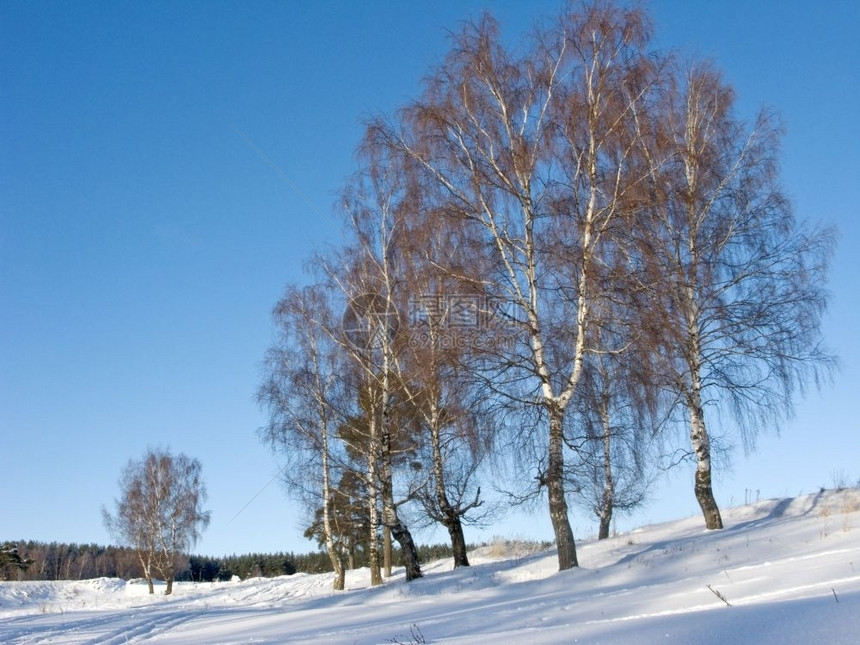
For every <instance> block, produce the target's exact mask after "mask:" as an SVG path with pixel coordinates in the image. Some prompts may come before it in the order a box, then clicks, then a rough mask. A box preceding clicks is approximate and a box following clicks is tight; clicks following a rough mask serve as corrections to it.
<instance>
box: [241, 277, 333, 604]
mask: <svg viewBox="0 0 860 645" xmlns="http://www.w3.org/2000/svg"><path fill="white" fill-rule="evenodd" d="M274 317H275V322H276V326H277V328H278V339H277V341H276V344H275V345H274V346H273V347H272V348H271V349H270V350H269V352H268V353H267V355H266V380H265V381H264V383H263V385H262V386H261V387H260V389H259V391H258V393H257V399H258V401H259V403H260V404H261V405H262V406H263V407H264V408H266V409H267V411H268V413H269V423H268V425H267V426H266V427H265V428H264V430H263V435H262V438H263V440H264V441H265V442H266V443H267V444H269V446H271V448H272V449H273V450H275V451H277V452H278V453H279V454H281V455H283V456H285V457H286V458H288V459H290V460H291V462H292V464H291V465H292V468H290V469H289V470H286V471H285V475H284V480H285V481H286V483H287V485H288V486H289V487H290V489H291V490H292V491H293V492H294V493H297V494H298V496H299V497H300V498H302V499H303V501H305V502H306V504H307V505H308V508H309V511H310V512H313V511H314V510H315V509H316V508H321V509H322V513H321V515H322V518H321V519H322V522H321V530H322V541H323V543H324V544H325V547H326V552H327V553H328V556H329V559H330V560H331V565H332V569H333V570H334V572H335V579H334V589H335V590H337V591H340V590H343V588H344V578H345V575H346V574H345V568H344V563H343V558H342V553H343V550H344V549H343V546H342V545H341V544H339V539H338V538H339V537H340V536H339V534H337V532H336V526H335V509H334V504H335V500H336V492H337V491H336V484H337V481H338V479H339V477H338V475H337V472H338V468H337V459H336V451H337V442H336V439H335V437H336V431H337V428H338V426H339V424H340V423H341V419H342V418H343V412H342V411H341V409H340V408H339V406H343V405H344V386H343V380H342V376H341V374H340V373H341V371H342V369H343V366H342V362H341V361H342V354H341V352H340V347H339V346H338V345H337V344H336V343H334V342H333V340H332V333H333V332H332V330H333V329H335V328H336V327H335V325H336V323H335V322H334V317H333V315H332V312H331V306H330V303H329V300H328V296H327V294H326V292H325V290H324V289H323V288H321V287H320V286H318V285H317V286H312V287H305V288H302V289H298V288H295V287H291V288H288V289H287V291H286V293H285V295H284V297H283V298H282V299H281V301H280V302H279V303H278V305H277V306H276V307H275V311H274Z"/></svg>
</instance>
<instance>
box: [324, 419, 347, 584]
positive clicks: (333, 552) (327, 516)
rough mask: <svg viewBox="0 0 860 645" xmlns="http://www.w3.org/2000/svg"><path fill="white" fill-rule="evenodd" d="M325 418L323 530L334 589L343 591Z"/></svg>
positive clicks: (342, 575)
mask: <svg viewBox="0 0 860 645" xmlns="http://www.w3.org/2000/svg"><path fill="white" fill-rule="evenodd" d="M326 425H327V424H326V422H325V419H323V431H322V476H323V482H322V484H323V532H324V533H325V546H326V551H328V557H329V560H331V566H332V569H334V572H335V578H334V583H333V585H334V590H335V591H343V589H344V586H345V584H346V572H345V571H344V568H343V559H342V558H341V555H340V553H339V552H338V550H337V547H336V545H335V543H334V534H333V531H332V525H331V506H332V494H331V482H330V478H331V473H330V472H329V463H328V429H327V428H326Z"/></svg>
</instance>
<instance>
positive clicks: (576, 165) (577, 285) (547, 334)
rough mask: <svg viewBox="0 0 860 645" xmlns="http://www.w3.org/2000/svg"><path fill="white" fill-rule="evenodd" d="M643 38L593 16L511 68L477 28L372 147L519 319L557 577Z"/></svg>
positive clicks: (618, 15)
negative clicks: (455, 237) (450, 230)
mask: <svg viewBox="0 0 860 645" xmlns="http://www.w3.org/2000/svg"><path fill="white" fill-rule="evenodd" d="M647 37H648V28H647V25H646V21H645V19H644V16H643V14H642V13H641V12H639V11H637V10H631V11H628V10H622V9H616V8H613V7H611V6H603V5H589V6H586V7H584V8H583V9H582V10H581V11H576V12H572V13H570V14H566V15H565V16H564V17H563V18H562V19H561V20H560V21H559V23H558V24H557V25H556V26H555V27H554V28H552V29H549V30H545V31H543V32H542V33H539V34H538V36H537V37H536V38H535V40H534V43H533V45H532V47H531V48H530V49H528V50H527V52H526V53H525V55H524V56H522V57H515V56H514V55H512V54H511V53H510V52H509V51H508V50H506V49H505V48H504V47H503V46H502V44H501V42H500V38H499V35H498V29H497V26H496V23H495V22H494V21H493V20H492V19H491V18H489V17H485V18H483V19H482V20H481V21H480V22H479V23H477V24H472V25H468V26H467V27H466V28H465V29H464V30H463V32H462V33H461V34H460V35H459V36H458V37H457V39H456V41H455V43H454V46H453V48H452V51H451V53H450V54H449V55H448V57H447V58H446V60H445V62H444V63H443V64H442V65H441V66H440V67H439V69H438V70H436V72H435V73H434V74H432V75H431V76H430V77H429V79H428V81H427V89H426V91H425V93H424V95H423V96H422V98H421V99H420V100H419V101H418V102H416V103H415V104H414V105H412V106H411V107H409V108H408V109H407V110H405V111H404V113H403V117H402V119H401V123H400V127H399V128H398V127H394V126H389V125H387V124H384V123H380V124H379V125H378V132H379V133H380V137H381V138H383V139H384V140H387V141H388V142H389V143H390V145H392V146H394V147H395V148H397V149H399V150H400V151H402V152H403V153H405V154H406V155H408V156H409V157H410V158H411V159H413V160H415V161H416V162H417V163H419V164H420V165H421V167H422V168H423V170H424V172H425V173H426V175H427V177H428V181H434V182H436V183H437V184H438V185H439V186H441V187H442V188H443V189H444V190H445V191H447V196H448V204H447V208H446V211H447V212H448V213H455V214H456V215H455V216H456V217H458V218H459V219H460V221H461V222H462V225H463V226H467V227H470V228H471V230H472V231H474V234H475V235H476V236H477V237H478V238H481V239H483V240H484V242H485V246H486V248H488V249H491V253H492V255H493V259H494V264H495V268H494V271H493V273H492V274H491V275H489V276H485V277H486V278H488V279H489V281H490V284H489V287H488V289H489V290H490V292H491V293H492V295H493V297H494V298H496V299H497V300H498V301H500V302H504V303H506V306H507V307H509V308H510V310H511V312H512V316H511V317H512V319H513V320H518V321H521V323H520V326H521V332H522V334H523V336H524V337H525V338H527V339H528V342H527V351H526V353H525V354H518V355H510V354H509V355H508V356H507V357H506V358H505V365H504V366H501V365H500V369H502V370H504V371H506V372H508V373H510V372H511V370H519V371H521V372H522V373H523V375H524V378H526V379H527V381H526V382H525V383H526V385H525V389H526V392H523V387H524V385H523V384H524V382H523V381H522V380H520V382H519V384H518V385H517V387H518V388H519V392H517V394H516V395H515V396H516V397H518V398H520V399H522V400H526V399H531V400H532V401H536V405H537V406H539V407H540V409H541V410H542V412H543V414H544V415H545V418H546V421H547V424H548V428H547V430H546V434H545V436H544V440H545V444H544V445H545V448H544V449H545V451H546V452H545V454H546V459H545V462H544V466H542V467H541V470H542V472H541V473H540V476H539V481H540V482H541V483H542V484H545V486H546V489H547V494H548V500H549V513H550V519H551V521H552V526H553V530H554V533H555V536H556V542H557V546H558V559H559V569H568V568H571V567H574V566H577V558H576V548H575V542H574V537H573V531H572V530H571V526H570V520H569V517H568V505H567V499H566V491H565V485H564V481H565V457H564V426H565V423H564V418H565V413H566V410H567V407H568V404H569V402H570V400H571V398H572V397H573V395H574V393H575V391H576V388H577V385H578V383H579V379H580V376H581V373H582V365H583V359H584V357H585V354H586V352H587V351H588V347H587V345H586V339H587V330H588V325H589V308H590V306H591V304H592V301H593V300H594V299H595V298H599V296H600V294H599V293H596V292H595V289H594V287H593V284H592V277H591V270H592V267H593V265H594V264H595V263H596V262H598V258H599V256H600V253H601V244H602V239H601V238H602V236H603V233H604V231H605V229H606V227H607V226H608V225H609V223H610V222H611V221H612V220H613V218H615V217H617V216H618V215H619V213H620V211H621V204H622V203H623V200H624V198H625V190H626V187H627V185H628V183H629V182H630V178H629V177H628V175H627V172H626V162H625V160H626V157H627V156H628V155H629V154H630V153H631V150H632V148H633V142H632V140H631V137H632V136H633V134H635V129H634V128H632V127H631V126H630V123H631V122H632V119H633V115H634V113H635V109H634V108H635V106H636V104H637V103H639V102H641V101H642V100H643V96H644V95H645V94H646V93H647V92H648V90H649V83H650V78H649V76H648V74H647V73H646V70H647V67H648V66H647V65H646V64H645V60H646V59H645V56H644V55H643V54H642V48H643V47H644V45H645V43H646V42H647ZM559 244H561V245H563V246H559ZM559 253H561V254H563V255H564V257H565V260H564V262H561V261H560V260H559V258H558V254H559ZM559 329H560V330H561V331H560V332H559V331H558V330H559ZM570 338H573V341H572V343H571V342H569V339H570ZM528 382H531V383H532V385H531V386H529V385H527V383H528ZM529 387H532V388H533V389H534V392H533V393H532V394H528V393H527V390H528V389H529ZM508 393H509V394H510V393H511V391H510V390H509V392H508Z"/></svg>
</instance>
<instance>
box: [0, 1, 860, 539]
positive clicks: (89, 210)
mask: <svg viewBox="0 0 860 645" xmlns="http://www.w3.org/2000/svg"><path fill="white" fill-rule="evenodd" d="M485 4H488V5H489V6H491V7H492V11H493V13H494V14H495V15H496V16H497V17H498V18H499V19H500V20H501V22H502V28H503V33H504V34H505V35H507V36H510V37H511V38H512V39H516V38H517V37H518V35H519V34H520V33H522V31H523V30H525V29H527V28H528V26H529V25H530V24H531V23H532V22H533V21H534V20H535V19H538V18H541V17H546V16H551V15H553V14H554V13H555V12H556V11H557V9H558V8H559V7H560V3H557V2H529V3H511V2H496V3H484V2H479V1H468V2H454V1H446V2H428V1H415V2H394V1H391V2H361V3H359V2H345V1H344V2H313V3H311V2H308V3H298V2H252V3H238V2H146V3H143V2H100V3H95V2H74V3H70V2H42V1H34V2H22V1H18V0H14V1H7V2H4V3H2V5H0V445H2V452H0V454H2V469H0V491H2V498H3V513H2V516H0V517H2V519H0V539H38V540H45V541H52V540H57V541H78V542H102V543H104V542H107V541H108V540H109V538H108V536H107V534H106V533H105V531H104V529H103V528H102V525H101V519H100V508H101V506H102V505H103V504H110V502H111V500H112V499H113V496H114V495H115V493H116V479H117V477H118V475H119V472H120V470H121V468H122V466H123V465H124V464H125V462H126V461H127V460H128V459H129V458H130V457H138V456H139V455H140V454H142V453H143V451H144V450H145V449H146V448H147V447H149V446H159V445H161V446H170V447H171V448H172V449H173V450H174V451H183V452H186V453H188V454H190V455H192V456H195V457H198V458H199V459H200V460H201V461H202V463H203V472H204V476H205V479H206V480H207V482H208V487H209V494H210V499H209V507H210V508H211V509H212V510H213V520H212V524H211V526H210V528H209V530H208V531H207V532H206V534H205V535H204V538H203V540H202V541H201V542H200V544H199V545H198V550H199V551H201V552H206V553H211V554H221V553H233V552H238V553H240V552H248V551H275V550H296V551H304V550H307V549H309V548H310V547H311V544H310V543H308V542H307V541H306V540H304V539H303V538H302V537H301V530H300V529H299V528H298V527H299V524H300V520H301V517H300V515H299V513H298V511H297V509H296V508H295V507H294V506H293V505H292V504H291V503H290V502H289V501H288V500H287V499H286V497H285V495H284V493H283V490H282V489H281V488H280V487H279V486H277V485H272V486H269V487H268V488H266V489H265V490H264V491H263V492H262V493H261V494H260V495H259V497H257V498H256V499H255V500H254V501H253V503H251V504H250V505H249V506H248V507H247V508H246V509H245V510H244V511H243V512H242V513H241V514H240V515H239V516H238V517H236V518H235V519H232V521H231V518H233V517H234V516H235V515H236V513H238V512H239V511H240V509H242V507H243V506H245V504H246V503H247V502H248V501H249V500H251V498H252V497H253V496H254V495H255V494H256V493H257V492H258V491H259V490H260V489H261V488H263V486H264V485H265V484H266V483H267V482H268V481H269V480H270V479H271V478H272V477H273V476H274V474H275V473H276V472H277V469H278V466H277V464H276V461H275V459H274V458H273V457H272V456H271V455H269V454H268V453H267V451H266V449H265V448H264V447H263V446H262V445H261V444H260V443H259V442H258V440H257V435H256V429H257V428H258V427H259V426H260V425H262V424H263V423H264V418H263V416H262V413H261V412H260V411H259V410H258V408H257V406H256V404H255V403H254V392H255V389H256V387H257V384H258V383H259V380H260V368H261V362H262V356H263V353H264V351H265V349H266V347H267V346H268V344H269V343H270V342H271V340H272V328H271V323H270V318H269V312H270V310H271V307H272V306H273V305H274V303H275V302H276V300H277V299H278V297H279V295H280V292H281V289H282V287H283V285H284V284H285V283H287V282H288V281H294V280H300V279H302V274H301V267H302V263H303V262H304V260H305V258H307V257H308V255H309V254H310V253H311V252H312V251H313V249H314V248H317V247H319V246H320V245H324V244H326V243H334V242H336V241H337V239H338V236H337V232H336V231H335V229H334V227H333V226H332V225H331V224H330V223H329V221H328V220H327V219H326V218H324V217H321V216H320V214H319V213H317V212H316V211H315V210H314V209H313V208H311V207H310V206H309V205H308V204H307V203H306V202H305V201H304V200H303V199H302V198H301V197H300V196H299V195H297V194H296V192H295V191H294V190H293V189H292V188H291V187H290V186H289V185H288V184H287V183H286V182H285V181H284V180H283V179H282V178H281V177H280V176H279V175H278V174H277V173H276V172H275V171H274V170H273V169H272V168H271V167H270V166H269V165H268V164H267V163H266V162H265V161H264V160H263V159H261V157H260V156H259V155H258V154H257V153H256V152H255V151H254V150H253V149H251V147H249V145H248V144H247V143H246V142H245V141H244V140H243V138H242V136H240V134H239V132H241V133H243V134H244V135H245V136H246V137H247V138H248V139H249V140H250V141H252V142H253V143H254V144H255V145H256V146H257V147H258V148H259V149H260V150H262V151H263V152H264V153H265V155H267V156H268V157H269V158H270V159H271V160H272V162H273V163H274V164H276V165H277V166H278V167H279V168H280V169H281V171H282V172H283V173H284V174H285V175H286V176H287V177H289V179H290V181H291V182H292V183H294V184H295V185H296V186H298V187H299V188H300V189H301V191H302V192H303V193H304V194H305V195H306V196H307V198H308V200H309V201H310V202H312V203H313V204H314V205H315V206H316V207H318V208H319V209H320V210H321V211H322V212H323V213H326V214H327V213H330V212H331V208H332V204H333V203H334V201H335V193H336V191H337V190H338V188H339V187H340V186H341V185H342V184H343V182H344V180H345V178H346V177H348V175H349V174H350V173H351V172H352V171H353V170H354V163H355V162H354V156H353V150H354V147H355V145H356V143H357V142H358V138H359V136H360V133H361V119H362V118H363V117H365V116H368V115H370V114H373V113H376V112H390V111H393V110H394V109H396V108H397V107H399V106H400V105H402V104H403V103H404V102H405V101H407V100H408V99H409V97H411V96H414V95H415V94H416V93H417V91H418V90H419V88H420V81H421V78H422V76H423V75H424V74H425V73H426V72H427V70H428V66H429V65H431V64H433V63H434V62H435V61H438V60H439V59H440V58H441V57H442V55H443V54H444V52H445V50H446V48H447V46H448V40H447V36H446V30H447V29H454V28H456V26H457V24H458V22H459V21H461V20H463V19H467V18H469V17H473V16H476V15H478V13H479V12H480V11H481V9H482V8H483V7H484V6H485ZM650 7H651V9H652V14H653V17H654V20H655V24H656V29H657V38H658V41H659V43H660V45H661V46H662V47H672V48H680V49H681V50H683V51H686V52H688V53H690V54H692V55H695V56H699V57H708V58H712V59H713V60H714V61H715V62H716V64H717V65H718V66H719V67H720V68H722V69H723V70H724V72H725V76H726V78H727V80H728V81H729V82H731V83H732V84H733V85H734V86H735V87H736V89H737V91H738V96H739V107H740V109H741V111H742V112H743V113H744V114H748V115H750V116H751V115H752V114H754V112H755V111H756V110H757V109H758V108H759V107H760V106H762V105H769V106H772V107H774V108H776V109H777V110H778V111H779V112H780V113H781V114H782V116H783V118H784V120H785V122H786V126H787V135H786V137H785V140H784V150H783V155H782V160H783V172H782V177H783V183H784V185H785V188H786V191H787V193H788V194H789V195H790V196H791V197H792V199H793V200H794V204H795V208H796V212H797V214H798V216H800V217H802V218H808V219H810V220H812V221H822V222H825V223H828V224H834V225H836V226H838V227H839V229H840V233H841V235H840V244H839V249H838V251H837V255H836V257H835V260H834V265H833V270H832V278H831V282H830V288H831V291H832V294H833V302H832V306H831V308H830V312H829V314H828V317H827V320H826V323H825V334H826V338H827V341H828V343H829V344H830V346H831V347H832V348H833V349H835V350H836V351H837V352H838V353H839V355H840V358H841V361H842V369H841V371H840V372H839V373H838V374H837V375H836V378H835V380H834V383H833V384H832V385H828V386H825V388H824V389H823V390H822V392H821V393H820V394H818V393H816V392H814V391H813V392H811V393H810V394H809V395H808V396H807V397H806V398H805V399H804V400H803V401H801V402H799V405H798V414H797V416H796V418H795V419H794V420H793V421H792V422H790V423H789V424H787V425H786V426H785V427H784V428H783V430H782V433H781V437H780V438H776V437H771V436H767V437H763V438H762V439H761V440H760V441H759V449H758V451H757V452H756V453H755V454H753V455H751V456H749V457H746V456H745V455H744V454H743V452H742V451H738V452H736V453H735V458H734V463H733V469H732V471H731V472H730V473H726V474H724V475H723V476H721V477H720V478H718V481H717V486H716V493H717V497H718V501H720V502H721V503H723V504H730V503H738V502H743V500H744V497H745V494H746V493H745V491H746V490H754V491H760V494H761V496H763V497H766V496H782V495H794V494H797V493H799V492H801V491H807V492H808V491H811V490H815V489H817V487H819V486H822V485H829V484H831V483H832V480H833V473H834V472H840V471H844V472H845V474H846V475H847V476H848V477H850V478H851V479H853V480H855V481H856V480H857V479H858V478H860V433H858V422H857V413H856V410H855V405H856V402H857V396H858V394H860V352H858V343H857V342H856V340H855V330H856V329H857V328H858V323H857V320H858V316H860V304H858V300H859V299H860V298H858V291H860V290H858V287H857V279H858V270H860V260H858V256H857V253H858V251H860V152H858V144H860V119H858V118H857V110H858V104H860V74H858V71H857V65H858V64H860V45H858V42H860V41H858V39H857V38H856V31H857V29H858V28H860V5H858V4H856V3H855V2H853V1H847V0H846V1H844V2H822V3H814V4H813V3H808V2H786V1H779V0H773V1H766V2H744V3H735V2H732V3H730V2H716V1H709V2H686V1H681V0H677V1H674V2H673V1H670V0H655V1H654V2H652V3H651V4H650ZM689 479H690V475H689V472H687V471H678V472H676V473H674V474H672V475H670V476H669V477H668V478H667V480H666V481H664V482H663V483H662V485H661V486H660V488H659V490H658V491H657V493H656V495H655V500H654V503H653V504H652V505H651V506H650V507H649V508H647V509H645V510H644V511H643V512H641V513H640V514H638V515H637V516H636V517H635V518H633V520H632V521H634V522H640V521H649V520H654V521H656V520H660V519H666V518H673V517H677V516H680V515H688V514H693V513H695V512H696V504H695V500H694V499H693V496H692V492H691V486H690V485H689ZM573 522H574V524H575V526H576V527H577V533H578V535H580V536H582V535H586V534H589V533H591V532H592V531H593V530H594V524H593V523H592V522H591V521H590V518H585V516H584V515H583V513H582V512H580V511H576V514H575V516H574V518H573ZM489 534H490V535H492V534H504V535H518V536H541V537H545V536H549V535H550V534H551V531H550V527H549V521H548V519H547V518H545V517H544V516H543V514H542V513H540V512H539V513H538V514H536V515H535V516H533V517H523V516H512V517H510V518H508V519H507V520H506V521H505V522H504V523H503V524H501V525H499V526H497V527H494V528H492V529H490V530H489ZM431 537H433V536H426V539H430V538H431ZM436 537H437V538H438V539H440V540H441V539H442V538H443V536H442V535H441V534H439V535H437V536H436ZM467 537H468V538H469V539H477V538H478V537H479V536H478V535H477V534H474V533H473V534H472V535H469V536H467Z"/></svg>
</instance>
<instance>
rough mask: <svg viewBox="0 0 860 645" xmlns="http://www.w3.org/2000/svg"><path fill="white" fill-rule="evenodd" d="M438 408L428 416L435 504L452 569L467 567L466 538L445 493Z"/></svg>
mask: <svg viewBox="0 0 860 645" xmlns="http://www.w3.org/2000/svg"><path fill="white" fill-rule="evenodd" d="M440 416H441V415H440V413H439V408H438V406H436V405H435V404H434V405H433V408H432V411H431V414H430V441H431V442H432V443H433V478H434V480H435V482H436V491H435V492H436V504H437V505H438V507H439V510H440V511H441V512H442V523H443V524H444V525H445V528H447V529H448V535H449V536H450V537H451V549H452V550H453V552H454V568H455V569H456V568H457V567H468V566H469V558H468V556H467V555H466V537H465V535H464V534H463V523H462V522H461V521H460V513H458V512H457V509H455V508H454V507H453V506H451V502H450V501H449V500H448V494H447V493H446V492H445V466H444V459H443V457H442V438H441V433H440V431H439V426H440V425H441V424H442V422H441V419H440Z"/></svg>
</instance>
